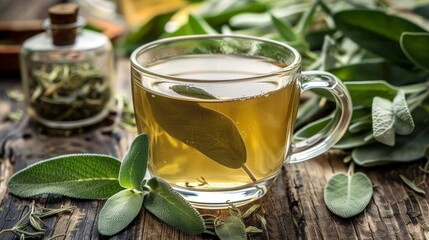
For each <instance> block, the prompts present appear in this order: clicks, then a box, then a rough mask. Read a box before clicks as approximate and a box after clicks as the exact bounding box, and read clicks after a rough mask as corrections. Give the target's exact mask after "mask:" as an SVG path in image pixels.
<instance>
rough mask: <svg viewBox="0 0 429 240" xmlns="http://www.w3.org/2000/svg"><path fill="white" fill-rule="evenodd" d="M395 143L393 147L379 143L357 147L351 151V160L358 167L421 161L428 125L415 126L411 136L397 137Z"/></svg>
mask: <svg viewBox="0 0 429 240" xmlns="http://www.w3.org/2000/svg"><path fill="white" fill-rule="evenodd" d="M395 142H396V144H395V146H394V147H391V146H387V145H385V144H382V143H379V142H374V143H370V144H367V145H364V146H361V147H357V148H355V149H353V151H352V157H353V160H354V161H355V163H356V164H358V165H360V166H364V167H372V166H380V165H386V164H391V163H404V162H411V161H414V160H418V159H421V158H422V157H424V155H425V148H426V146H427V145H428V143H429V125H427V123H420V124H416V127H415V129H414V131H413V132H412V133H411V134H409V135H405V136H403V135H398V136H396V139H395Z"/></svg>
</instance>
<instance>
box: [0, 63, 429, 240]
mask: <svg viewBox="0 0 429 240" xmlns="http://www.w3.org/2000/svg"><path fill="white" fill-rule="evenodd" d="M117 63H118V64H117V67H118V76H117V80H118V84H119V87H118V89H121V93H122V94H126V95H128V96H129V95H130V92H129V73H128V69H129V62H128V60H127V59H124V58H120V59H119V61H118V62H117ZM0 75H1V76H0V160H1V165H0V176H1V178H0V230H1V229H6V228H10V227H12V226H13V225H14V223H15V222H16V221H17V220H18V219H19V218H20V216H21V215H22V214H23V213H24V212H26V211H27V210H28V206H29V204H30V203H31V201H32V199H22V198H17V197H15V196H12V195H10V194H9V193H8V191H7V188H6V182H7V179H8V178H9V177H10V176H11V175H12V174H13V173H14V172H16V171H18V170H20V169H22V168H24V167H25V166H28V165H29V164H32V163H35V162H37V161H39V160H41V159H46V158H48V157H52V156H56V155H60V154H66V153H77V152H80V153H82V152H85V153H103V154H110V155H114V156H117V157H120V158H121V157H122V156H123V155H124V153H125V151H126V149H127V148H128V146H129V145H130V143H131V140H132V139H133V137H134V136H135V133H133V132H129V131H126V130H124V129H121V128H116V131H111V130H112V127H115V126H114V124H115V123H114V121H113V120H114V119H115V117H116V115H115V112H112V114H111V115H110V116H109V117H108V118H107V119H106V120H104V121H103V122H102V123H100V124H98V125H96V126H94V127H90V128H87V129H85V130H84V131H82V132H75V133H69V135H68V134H67V135H64V134H55V133H52V132H51V133H49V132H48V131H46V130H41V129H40V126H38V125H37V124H36V123H35V122H34V121H32V120H31V119H29V118H28V117H24V118H23V119H21V120H20V121H17V122H14V121H12V120H10V119H9V118H8V116H9V115H10V113H11V112H13V111H17V110H23V103H22V102H19V101H18V102H17V101H14V100H12V99H10V98H9V97H7V95H6V93H7V92H8V91H10V90H14V89H15V90H21V83H20V79H19V76H4V74H0ZM342 157H343V154H342V153H341V152H339V151H331V152H329V153H327V154H325V155H323V156H320V157H318V158H316V159H313V160H311V161H307V162H304V163H300V164H294V165H285V166H284V168H283V170H282V172H281V174H280V176H279V177H278V179H277V181H276V182H275V184H274V186H273V187H272V188H271V189H270V191H269V192H268V194H267V195H266V196H265V197H264V198H263V199H262V200H261V201H260V203H261V205H262V210H261V214H262V215H263V216H264V217H265V218H266V220H267V222H268V226H267V227H268V229H267V231H266V232H264V233H263V234H260V235H254V236H252V239H279V240H283V239H329V240H330V239H425V238H426V239H429V198H428V197H427V196H422V195H419V194H416V193H415V192H413V191H412V190H410V189H409V188H407V187H406V186H405V185H404V184H403V183H402V182H401V180H400V179H399V174H403V175H405V176H406V177H408V178H409V179H422V172H421V171H419V170H418V166H423V165H424V164H425V161H423V160H422V161H418V162H415V163H412V164H407V165H396V166H390V167H379V168H372V169H363V168H359V167H357V168H356V171H362V172H365V173H366V174H367V175H368V176H369V177H370V178H371V180H372V182H373V184H374V196H373V199H372V200H371V202H370V204H369V206H368V207H367V208H366V210H365V211H364V212H363V213H361V214H359V215H358V216H356V217H354V218H351V219H342V218H339V217H337V216H335V215H333V214H332V213H331V212H330V211H329V210H328V209H327V208H326V206H325V204H324V202H323V188H324V186H325V183H326V181H327V180H328V179H329V177H330V176H332V175H333V174H335V173H337V172H346V171H347V169H346V165H345V164H344V163H343V162H342ZM423 188H424V189H425V190H427V191H429V187H428V182H426V183H425V185H424V186H423ZM34 199H35V200H36V204H37V205H39V206H46V207H53V208H57V207H59V206H61V205H65V206H76V207H77V208H76V209H75V210H74V211H73V213H71V214H67V213H66V214H62V215H59V216H56V217H51V218H49V219H47V220H46V221H45V223H46V226H47V228H48V231H47V233H46V235H45V236H44V238H49V237H51V236H56V235H64V236H63V237H62V238H64V239H79V240H81V239H106V238H105V237H102V236H100V235H99V234H98V231H97V224H96V223H97V216H98V212H99V211H100V209H101V207H102V205H103V203H104V202H103V201H84V200H75V199H70V198H65V197H60V196H51V195H43V196H41V197H37V198H34ZM251 222H255V219H251ZM0 239H17V238H16V237H15V236H14V235H12V234H10V233H8V234H4V235H0ZM58 239H61V237H60V238H58ZM109 239H215V238H214V237H213V236H211V235H200V236H189V235H186V234H184V233H181V232H179V231H177V230H175V229H173V228H171V227H169V226H168V225H166V224H164V223H162V222H161V221H159V220H157V219H156V217H154V216H153V215H152V214H150V213H148V212H147V211H144V210H142V212H141V213H140V215H139V216H138V217H137V219H136V220H135V221H133V222H132V223H131V225H130V226H129V227H128V228H127V229H126V230H124V231H122V232H121V233H120V234H118V235H116V236H114V237H112V238H109Z"/></svg>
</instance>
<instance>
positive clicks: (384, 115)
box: [372, 97, 395, 146]
mask: <svg viewBox="0 0 429 240" xmlns="http://www.w3.org/2000/svg"><path fill="white" fill-rule="evenodd" d="M392 105H393V103H392V102H391V101H389V100H387V99H384V98H380V97H375V98H374V100H373V102H372V131H373V135H374V138H375V139H376V140H377V141H379V142H381V143H384V144H386V145H389V146H393V145H395V129H394V126H393V125H394V121H395V118H394V117H395V116H394V113H393V107H392Z"/></svg>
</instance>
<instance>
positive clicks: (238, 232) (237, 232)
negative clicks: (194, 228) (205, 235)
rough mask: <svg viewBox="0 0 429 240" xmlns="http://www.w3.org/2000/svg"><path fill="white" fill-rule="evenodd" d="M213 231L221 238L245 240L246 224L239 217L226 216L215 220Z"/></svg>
mask: <svg viewBox="0 0 429 240" xmlns="http://www.w3.org/2000/svg"><path fill="white" fill-rule="evenodd" d="M215 232H216V235H217V236H218V237H219V238H220V239H221V240H246V239H247V235H246V226H245V225H244V223H243V221H242V220H241V218H239V217H237V216H228V217H226V218H225V219H223V220H218V221H215Z"/></svg>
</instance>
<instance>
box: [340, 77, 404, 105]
mask: <svg viewBox="0 0 429 240" xmlns="http://www.w3.org/2000/svg"><path fill="white" fill-rule="evenodd" d="M344 84H345V85H346V87H347V89H348V90H349V93H350V96H351V98H352V101H353V106H359V105H363V106H367V107H371V106H372V104H373V98H374V97H381V98H385V99H388V100H393V98H395V96H396V94H397V93H398V89H397V88H396V87H394V86H392V85H390V84H388V83H387V82H386V81H351V82H344Z"/></svg>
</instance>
